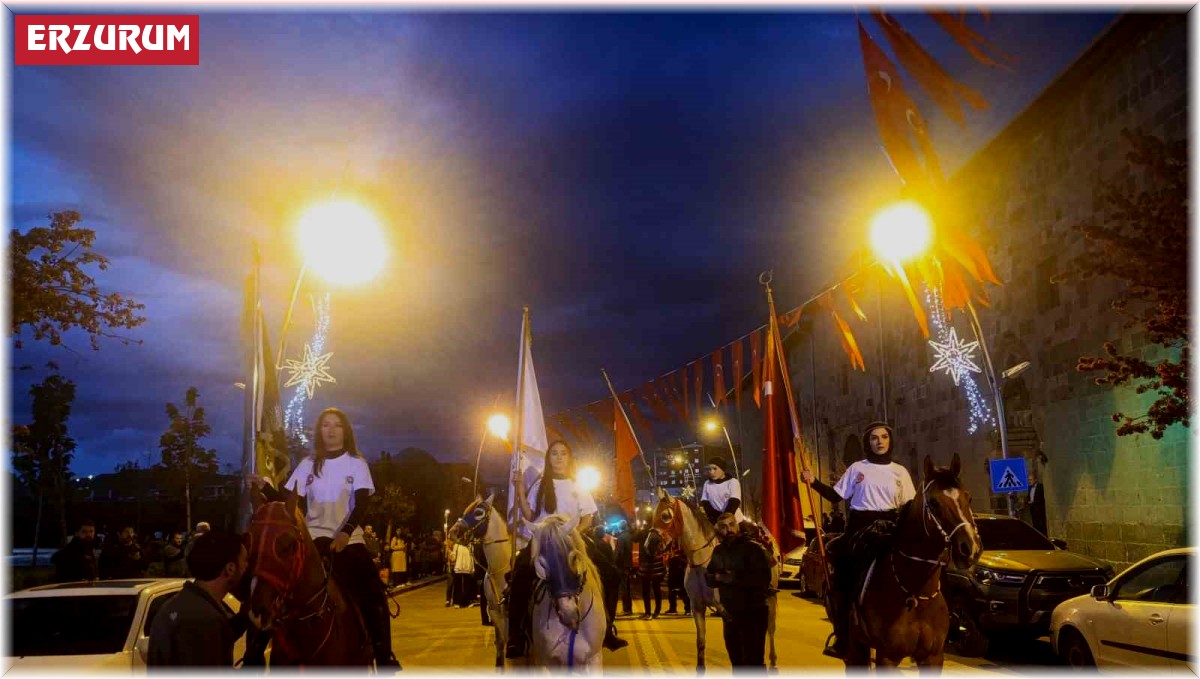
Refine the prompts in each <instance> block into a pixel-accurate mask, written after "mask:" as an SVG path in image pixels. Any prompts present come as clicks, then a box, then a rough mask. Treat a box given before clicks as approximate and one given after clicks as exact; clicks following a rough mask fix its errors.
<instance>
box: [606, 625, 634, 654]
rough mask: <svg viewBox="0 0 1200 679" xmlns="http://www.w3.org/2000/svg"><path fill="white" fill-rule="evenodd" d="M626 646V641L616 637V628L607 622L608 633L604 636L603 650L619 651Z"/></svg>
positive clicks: (627, 643)
mask: <svg viewBox="0 0 1200 679" xmlns="http://www.w3.org/2000/svg"><path fill="white" fill-rule="evenodd" d="M628 645H629V642H628V641H625V640H624V639H622V638H621V637H619V636H617V626H616V625H614V624H613V623H612V622H609V623H608V633H607V634H605V635H604V648H605V649H607V650H609V651H619V650H621V649H622V648H625V647H626V646H628Z"/></svg>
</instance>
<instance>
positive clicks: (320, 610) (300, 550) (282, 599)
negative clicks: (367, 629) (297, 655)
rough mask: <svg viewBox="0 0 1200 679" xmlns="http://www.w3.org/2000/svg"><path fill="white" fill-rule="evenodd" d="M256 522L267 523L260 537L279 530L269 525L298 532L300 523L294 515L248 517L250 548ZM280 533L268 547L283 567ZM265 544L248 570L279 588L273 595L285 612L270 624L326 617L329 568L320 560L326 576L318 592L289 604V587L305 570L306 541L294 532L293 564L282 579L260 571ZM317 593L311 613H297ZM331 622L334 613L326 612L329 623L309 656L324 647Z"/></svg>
mask: <svg viewBox="0 0 1200 679" xmlns="http://www.w3.org/2000/svg"><path fill="white" fill-rule="evenodd" d="M256 526H258V527H266V529H265V530H263V531H262V532H263V533H264V535H263V537H266V535H267V534H270V533H278V532H279V531H272V530H270V527H278V528H282V529H285V530H291V531H295V532H296V533H297V534H299V533H300V527H299V526H298V525H297V524H296V522H295V520H294V519H292V520H290V521H281V520H278V519H268V518H264V519H251V521H250V527H251V530H250V533H249V535H250V540H251V545H250V546H251V548H253V546H254V542H253V541H254V535H255V531H254V528H255V527H256ZM280 537H281V536H280V535H278V534H274V535H272V539H271V543H270V550H271V551H270V554H271V556H272V557H273V560H274V561H276V562H279V563H281V564H283V565H285V567H286V563H285V562H284V560H283V559H281V558H280V557H279V551H278V549H277V547H276V545H277V544H278V542H279V538H280ZM264 542H265V541H264ZM266 546H267V545H265V544H264V545H262V546H260V549H259V550H258V555H257V558H255V560H254V570H253V571H251V572H253V573H254V576H255V577H261V578H262V579H263V580H266V581H267V582H268V583H270V584H271V585H273V586H274V587H275V589H276V590H278V592H279V594H278V596H276V598H275V603H276V604H277V605H278V606H279V608H280V609H281V610H282V611H284V612H283V613H281V614H280V615H278V616H276V617H275V620H274V621H273V623H272V624H273V625H274V624H277V623H286V622H287V621H289V620H295V621H296V622H304V621H306V620H311V619H312V618H314V617H316V618H321V617H325V616H326V615H327V614H329V613H332V612H333V606H332V605H331V604H330V601H329V576H330V570H329V569H328V568H325V566H324V564H322V566H321V570H322V571H323V572H324V575H325V578H324V582H323V584H322V586H321V587H320V588H318V590H317V592H316V593H315V594H313V595H312V596H311V597H309V598H308V600H307V601H305V602H304V603H303V604H301V605H300V606H297V607H295V608H294V609H293V608H292V607H291V606H290V605H289V604H290V602H291V598H292V590H293V589H294V588H295V586H296V584H297V582H298V580H299V579H300V574H301V573H303V572H304V567H305V565H306V563H307V554H306V550H305V549H304V547H305V545H304V543H303V541H302V540H301V539H300V536H299V535H298V536H297V550H296V551H297V553H296V555H295V556H294V557H293V558H292V559H291V561H292V564H293V565H292V568H291V569H290V572H289V573H288V579H287V580H285V579H284V578H283V577H281V576H279V575H278V574H277V573H274V572H272V571H271V570H270V569H265V570H262V571H261V572H260V567H261V566H262V563H263V556H264V555H265V554H266V550H265V549H264V548H265V547H266ZM318 597H321V601H320V603H318V604H317V605H316V607H315V608H313V609H312V611H311V612H310V613H307V614H305V615H299V616H297V615H296V614H297V613H298V612H300V611H304V610H306V609H307V608H308V607H309V606H310V605H311V604H313V603H314V602H315V601H316V600H317V598H318ZM333 622H334V621H333V616H332V615H329V625H328V627H327V628H326V630H325V635H324V638H323V639H322V640H321V643H320V644H318V645H317V647H316V649H314V650H313V651H312V653H310V654H309V655H308V657H309V658H312V657H314V656H316V655H317V654H318V653H320V652H321V649H323V648H324V647H325V644H326V643H328V641H329V638H330V637H331V636H333ZM280 637H282V635H280ZM284 645H285V646H287V643H286V642H284ZM283 650H285V651H287V652H289V653H290V652H291V650H292V649H290V648H285V649H283Z"/></svg>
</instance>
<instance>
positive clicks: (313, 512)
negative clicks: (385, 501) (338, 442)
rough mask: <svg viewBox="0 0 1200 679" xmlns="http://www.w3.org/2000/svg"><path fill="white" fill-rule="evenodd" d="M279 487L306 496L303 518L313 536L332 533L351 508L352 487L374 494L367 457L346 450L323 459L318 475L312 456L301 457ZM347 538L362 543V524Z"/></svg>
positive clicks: (352, 500) (324, 536) (319, 536)
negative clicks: (306, 512)
mask: <svg viewBox="0 0 1200 679" xmlns="http://www.w3.org/2000/svg"><path fill="white" fill-rule="evenodd" d="M283 487H284V488H287V489H288V490H291V491H293V492H295V493H296V494H298V495H299V496H300V497H302V498H306V499H307V501H308V514H307V516H305V517H304V520H305V521H307V522H308V532H309V533H311V534H312V536H313V538H332V537H334V535H335V534H336V533H337V532H338V529H339V528H341V527H342V524H344V523H345V522H346V519H347V518H348V517H349V516H350V512H352V511H354V491H356V490H358V489H360V488H366V489H367V490H369V491H370V494H371V495H374V494H375V484H374V482H372V481H371V468H370V467H368V466H367V461H366V460H365V459H363V458H361V457H355V456H353V455H351V454H349V453H342V454H341V455H339V456H337V457H333V458H329V459H327V460H325V463H324V464H323V465H321V475H320V476H317V475H315V474H313V458H311V457H308V458H305V459H304V460H303V461H301V462H300V464H298V465H296V471H294V472H292V477H291V478H289V479H288V481H287V483H286V484H284V486H283ZM350 542H351V543H354V544H360V545H361V544H365V543H364V542H363V530H362V526H357V527H355V529H354V533H353V534H352V535H351V536H350Z"/></svg>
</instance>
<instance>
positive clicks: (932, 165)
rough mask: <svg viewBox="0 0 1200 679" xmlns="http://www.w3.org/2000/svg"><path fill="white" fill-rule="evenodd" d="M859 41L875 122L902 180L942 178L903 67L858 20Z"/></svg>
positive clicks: (917, 182) (905, 181) (917, 180)
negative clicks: (907, 89) (903, 78)
mask: <svg viewBox="0 0 1200 679" xmlns="http://www.w3.org/2000/svg"><path fill="white" fill-rule="evenodd" d="M858 40H859V45H860V46H861V47H862V55H863V67H864V68H865V69H866V73H867V92H868V93H869V94H870V97H871V108H872V109H873V110H874V111H875V125H876V127H878V128H879V137H880V139H881V140H882V141H883V148H884V149H885V150H886V151H887V153H888V158H889V159H890V160H891V162H892V166H893V167H894V168H895V169H896V173H897V174H899V175H900V179H901V180H902V181H904V183H906V184H921V183H924V182H925V181H927V180H928V179H929V177H931V176H932V177H940V176H941V169H940V168H939V167H938V163H937V156H936V154H934V152H933V144H932V143H931V142H930V140H929V135H928V133H927V131H926V127H925V120H924V118H922V117H921V114H920V112H918V111H917V105H916V104H914V103H913V101H912V99H911V98H910V97H909V96H908V93H907V92H905V91H904V84H903V82H902V81H901V78H900V70H899V69H897V68H896V65H895V64H894V63H892V60H891V59H889V58H888V56H887V55H886V54H884V52H883V50H881V49H879V46H878V45H876V44H875V41H873V40H871V36H870V35H869V34H868V33H867V29H866V28H864V27H863V25H862V22H861V21H860V22H858ZM910 134H911V135H915V136H916V137H917V143H918V144H919V145H920V147H921V151H922V153H923V154H924V156H925V165H924V166H922V164H921V161H920V160H919V159H918V157H917V153H916V151H915V150H914V149H913V146H912V141H911V137H910Z"/></svg>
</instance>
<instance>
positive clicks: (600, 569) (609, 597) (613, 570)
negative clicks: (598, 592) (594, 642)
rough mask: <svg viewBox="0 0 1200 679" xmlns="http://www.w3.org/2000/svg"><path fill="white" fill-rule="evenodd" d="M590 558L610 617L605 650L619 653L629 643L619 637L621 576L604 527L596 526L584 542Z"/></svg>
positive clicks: (605, 612) (605, 636)
mask: <svg viewBox="0 0 1200 679" xmlns="http://www.w3.org/2000/svg"><path fill="white" fill-rule="evenodd" d="M584 543H585V545H586V546H587V552H588V557H589V558H591V560H592V563H594V564H595V565H596V572H597V573H598V574H599V575H600V582H601V584H602V587H601V589H602V590H603V591H604V614H605V615H606V616H608V632H606V633H605V635H604V643H605V648H607V649H608V650H610V651H619V650H620V649H622V648H625V647H626V646H628V645H629V642H628V641H626V640H624V639H622V638H621V637H619V636H617V590H618V589H620V582H621V575H620V572H619V570H618V569H617V554H616V552H614V551H613V549H612V547H611V546H610V545H609V544H608V542H607V541H606V540H605V539H604V526H596V527H595V528H593V529H592V534H591V535H590V536H588V537H587V538H586V539H585V540H584Z"/></svg>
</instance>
